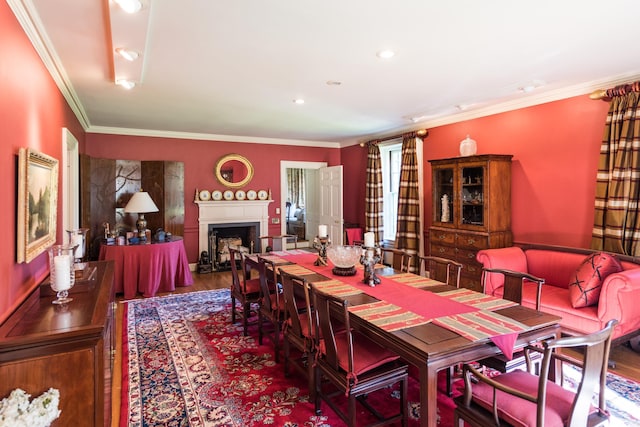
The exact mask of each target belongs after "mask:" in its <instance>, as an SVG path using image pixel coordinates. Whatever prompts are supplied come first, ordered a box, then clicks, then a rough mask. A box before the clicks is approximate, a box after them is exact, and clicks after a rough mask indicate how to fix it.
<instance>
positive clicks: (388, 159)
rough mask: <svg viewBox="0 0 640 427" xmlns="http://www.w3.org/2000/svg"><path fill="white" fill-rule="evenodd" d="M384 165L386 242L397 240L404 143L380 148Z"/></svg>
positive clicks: (383, 208)
mask: <svg viewBox="0 0 640 427" xmlns="http://www.w3.org/2000/svg"><path fill="white" fill-rule="evenodd" d="M380 161H381V164H382V193H383V196H384V201H383V206H382V210H383V215H384V216H383V221H384V231H383V235H382V238H383V239H384V240H390V241H394V240H395V239H396V227H397V224H398V189H399V188H400V167H401V166H402V143H397V144H388V145H384V146H380Z"/></svg>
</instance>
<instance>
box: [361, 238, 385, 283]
mask: <svg viewBox="0 0 640 427" xmlns="http://www.w3.org/2000/svg"><path fill="white" fill-rule="evenodd" d="M362 249H363V251H362V256H360V264H362V265H363V266H364V280H363V283H365V284H367V285H369V286H371V287H374V286H376V285H379V284H380V278H379V277H378V275H377V274H376V271H375V268H376V264H377V263H379V262H380V260H381V259H382V258H381V257H380V248H379V247H377V246H374V247H366V246H363V247H362Z"/></svg>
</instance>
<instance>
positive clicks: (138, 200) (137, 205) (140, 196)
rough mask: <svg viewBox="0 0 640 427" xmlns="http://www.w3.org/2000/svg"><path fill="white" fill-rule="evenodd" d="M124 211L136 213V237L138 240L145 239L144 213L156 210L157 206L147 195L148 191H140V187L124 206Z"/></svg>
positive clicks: (145, 224) (145, 223) (145, 221)
mask: <svg viewBox="0 0 640 427" xmlns="http://www.w3.org/2000/svg"><path fill="white" fill-rule="evenodd" d="M124 211H125V212H127V213H137V214H138V220H137V221H136V228H137V229H138V238H139V239H140V240H143V239H146V234H145V230H146V229H147V220H146V219H145V218H144V214H145V213H148V212H158V207H157V206H156V204H155V203H153V200H152V199H151V197H150V196H149V193H147V192H146V191H142V188H141V189H140V191H138V192H137V193H134V194H133V196H132V197H131V200H129V203H127V206H125V207H124Z"/></svg>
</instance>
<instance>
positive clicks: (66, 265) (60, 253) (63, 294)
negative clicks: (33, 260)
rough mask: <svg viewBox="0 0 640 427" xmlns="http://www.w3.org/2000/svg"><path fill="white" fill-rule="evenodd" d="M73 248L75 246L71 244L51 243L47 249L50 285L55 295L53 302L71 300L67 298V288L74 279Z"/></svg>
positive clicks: (63, 302) (59, 302)
mask: <svg viewBox="0 0 640 427" xmlns="http://www.w3.org/2000/svg"><path fill="white" fill-rule="evenodd" d="M74 249H75V246H71V245H53V246H51V247H50V248H49V250H48V251H49V279H50V285H51V289H53V290H54V291H55V292H56V296H57V299H56V300H54V301H53V304H66V303H68V302H69V301H72V300H73V298H69V289H71V288H72V287H73V285H74V283H75V279H76V275H75V271H74V268H73V260H74Z"/></svg>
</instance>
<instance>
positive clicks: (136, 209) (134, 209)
mask: <svg viewBox="0 0 640 427" xmlns="http://www.w3.org/2000/svg"><path fill="white" fill-rule="evenodd" d="M124 211H125V212H128V213H145V212H158V207H157V206H156V204H155V203H153V200H152V199H151V196H149V193H147V192H146V191H142V190H141V191H138V192H137V193H134V194H133V196H132V197H131V200H129V203H127V206H125V207H124Z"/></svg>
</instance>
